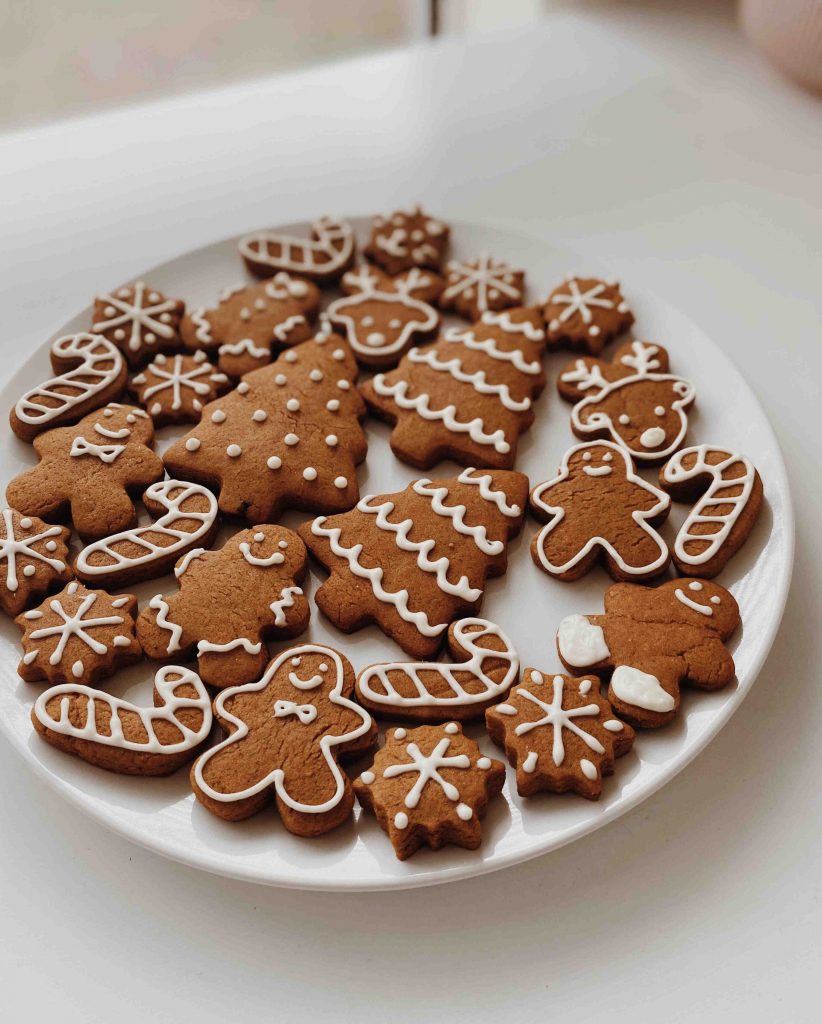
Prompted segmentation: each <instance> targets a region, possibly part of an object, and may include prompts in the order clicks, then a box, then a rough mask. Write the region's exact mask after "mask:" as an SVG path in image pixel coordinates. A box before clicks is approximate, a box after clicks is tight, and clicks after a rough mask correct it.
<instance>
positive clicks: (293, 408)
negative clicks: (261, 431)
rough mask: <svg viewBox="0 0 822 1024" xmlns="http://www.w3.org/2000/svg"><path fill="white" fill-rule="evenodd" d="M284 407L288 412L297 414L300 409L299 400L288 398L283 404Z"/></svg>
mask: <svg viewBox="0 0 822 1024" xmlns="http://www.w3.org/2000/svg"><path fill="white" fill-rule="evenodd" d="M285 407H286V409H288V411H289V412H297V410H298V409H299V408H300V400H299V398H289V400H288V401H287V402H286V403H285Z"/></svg>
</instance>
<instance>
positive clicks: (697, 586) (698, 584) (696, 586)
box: [688, 580, 702, 590]
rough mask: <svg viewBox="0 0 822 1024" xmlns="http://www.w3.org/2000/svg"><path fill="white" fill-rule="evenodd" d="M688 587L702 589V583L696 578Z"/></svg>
mask: <svg viewBox="0 0 822 1024" xmlns="http://www.w3.org/2000/svg"><path fill="white" fill-rule="evenodd" d="M688 589H689V590H702V584H701V583H698V582H697V581H696V580H694V582H693V583H689V584H688Z"/></svg>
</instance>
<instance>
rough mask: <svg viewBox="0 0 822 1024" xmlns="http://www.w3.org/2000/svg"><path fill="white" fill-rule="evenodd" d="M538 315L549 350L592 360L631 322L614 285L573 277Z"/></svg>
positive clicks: (630, 314)
mask: <svg viewBox="0 0 822 1024" xmlns="http://www.w3.org/2000/svg"><path fill="white" fill-rule="evenodd" d="M542 315H543V317H544V318H545V326H546V331H545V333H546V335H547V338H548V345H549V347H550V348H552V349H553V348H560V347H561V346H567V347H569V348H575V349H581V350H582V351H583V352H589V353H590V354H591V355H594V356H597V355H599V353H600V352H601V351H602V350H603V348H605V346H606V345H607V344H608V342H609V341H610V340H611V339H612V338H616V337H617V336H618V335H620V334H622V333H623V332H624V331H627V330H628V328H629V327H630V326H631V324H632V323H633V322H634V314H633V313H632V312H631V310H630V308H629V307H628V303H627V302H626V301H625V299H624V298H623V296H622V292H621V291H620V289H619V283H618V282H617V281H600V280H599V279H598V278H596V277H577V276H576V275H575V274H569V275H568V276H567V277H566V278H565V280H564V281H563V282H562V284H561V285H559V286H558V287H557V288H555V289H554V290H553V291H552V292H551V294H550V295H549V296H548V298H547V299H546V300H545V305H544V306H543V309H542Z"/></svg>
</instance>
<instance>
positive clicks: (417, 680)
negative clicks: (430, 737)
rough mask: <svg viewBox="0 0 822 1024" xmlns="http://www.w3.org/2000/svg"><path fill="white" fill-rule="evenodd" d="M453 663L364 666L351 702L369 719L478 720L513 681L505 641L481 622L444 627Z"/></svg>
mask: <svg viewBox="0 0 822 1024" xmlns="http://www.w3.org/2000/svg"><path fill="white" fill-rule="evenodd" d="M448 650H449V653H450V654H451V657H452V658H453V659H454V663H453V664H445V663H437V662H430V661H420V662H402V661H400V662H392V663H389V664H382V665H370V666H369V667H368V668H367V669H365V670H364V671H363V672H361V673H360V675H359V677H358V679H357V699H358V700H359V702H360V704H362V705H363V707H366V708H368V710H369V711H371V712H373V714H375V715H387V716H388V717H390V718H406V719H410V720H415V721H419V722H442V721H445V720H447V719H457V720H460V721H467V720H469V719H473V718H480V717H482V715H483V714H484V712H485V709H486V708H487V707H490V706H491V705H492V704H493V703H494V701H496V700H499V698H500V697H501V696H502V695H503V694H504V693H507V692H508V690H510V688H511V687H512V686H513V684H514V682H515V681H516V680H517V679H518V677H519V658H518V657H517V653H516V651H515V650H514V648H513V645H512V643H511V641H510V640H509V639H508V637H507V636H506V635H505V633H503V631H502V630H501V629H500V628H499V626H497V625H495V624H494V623H493V622H488V621H487V620H486V619H476V618H468V619H458V620H457V621H456V622H452V623H451V625H450V626H449V628H448Z"/></svg>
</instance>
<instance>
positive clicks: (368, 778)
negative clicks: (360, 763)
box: [360, 772, 376, 786]
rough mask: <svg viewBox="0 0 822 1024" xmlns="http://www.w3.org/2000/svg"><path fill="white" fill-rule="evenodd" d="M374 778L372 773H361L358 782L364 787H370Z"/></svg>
mask: <svg viewBox="0 0 822 1024" xmlns="http://www.w3.org/2000/svg"><path fill="white" fill-rule="evenodd" d="M375 778H376V776H375V775H374V773H373V772H363V773H362V775H361V776H360V781H361V782H364V783H365V784H366V786H370V785H371V783H372V782H373V781H374V779H375Z"/></svg>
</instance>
